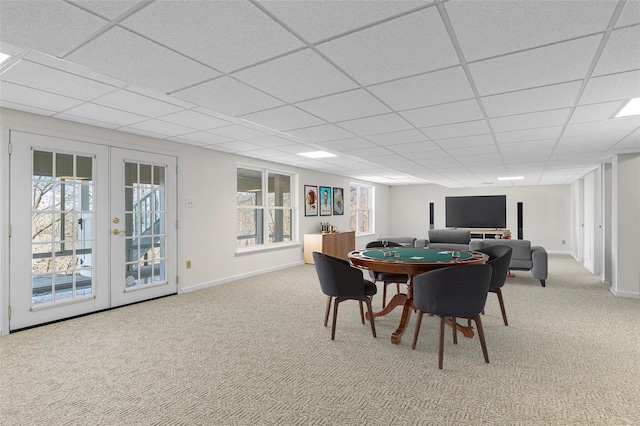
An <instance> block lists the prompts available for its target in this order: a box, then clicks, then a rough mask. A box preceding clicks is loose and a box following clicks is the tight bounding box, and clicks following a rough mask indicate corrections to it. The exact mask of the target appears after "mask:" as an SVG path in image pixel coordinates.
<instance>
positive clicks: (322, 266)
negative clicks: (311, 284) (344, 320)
mask: <svg viewBox="0 0 640 426" xmlns="http://www.w3.org/2000/svg"><path fill="white" fill-rule="evenodd" d="M312 255H313V261H314V262H315V265H316V272H317V274H318V280H319V281H320V287H321V288H322V292H323V293H324V294H326V295H327V307H326V310H325V315H324V326H325V327H326V326H327V322H328V321H329V311H330V309H331V299H333V300H334V305H333V325H332V326H331V340H334V339H335V336H336V319H337V317H338V303H340V302H343V301H345V300H358V301H359V302H360V321H362V323H363V324H364V311H363V309H362V302H364V303H366V304H367V310H368V312H369V318H370V322H371V333H372V334H373V337H376V326H375V323H374V319H373V309H372V308H371V298H372V297H373V295H374V294H376V292H377V291H378V289H377V287H376V285H375V284H374V283H372V282H370V281H367V280H365V279H364V278H363V277H362V271H360V270H359V269H356V268H354V267H352V266H351V264H349V262H347V261H346V260H342V259H338V258H336V257H332V256H328V255H326V254H323V253H318V252H316V251H314V252H313V254H312Z"/></svg>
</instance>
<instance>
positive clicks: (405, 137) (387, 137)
mask: <svg viewBox="0 0 640 426" xmlns="http://www.w3.org/2000/svg"><path fill="white" fill-rule="evenodd" d="M367 139H369V140H370V141H372V142H375V143H377V144H378V145H382V146H391V145H397V144H401V143H410V142H420V141H426V140H428V139H427V137H426V136H425V135H424V134H423V133H421V132H420V131H418V130H415V129H411V130H402V131H400V132H390V133H380V134H377V135H370V136H367Z"/></svg>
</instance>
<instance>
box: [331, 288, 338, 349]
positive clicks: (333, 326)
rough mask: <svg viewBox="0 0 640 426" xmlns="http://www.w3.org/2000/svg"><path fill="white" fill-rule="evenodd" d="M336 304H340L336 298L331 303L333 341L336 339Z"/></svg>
mask: <svg viewBox="0 0 640 426" xmlns="http://www.w3.org/2000/svg"><path fill="white" fill-rule="evenodd" d="M338 303H340V298H338V297H336V298H335V301H334V302H333V325H332V326H331V340H335V338H336V320H337V319H338Z"/></svg>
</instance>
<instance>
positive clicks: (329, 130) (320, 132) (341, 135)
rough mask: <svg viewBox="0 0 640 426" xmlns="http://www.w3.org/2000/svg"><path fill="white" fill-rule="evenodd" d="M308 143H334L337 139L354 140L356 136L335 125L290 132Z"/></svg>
mask: <svg viewBox="0 0 640 426" xmlns="http://www.w3.org/2000/svg"><path fill="white" fill-rule="evenodd" d="M288 133H290V134H292V135H293V136H296V137H298V138H300V139H301V140H303V141H305V142H307V143H314V142H323V141H332V140H336V139H347V138H352V137H353V136H354V135H353V133H351V132H348V131H346V130H344V129H341V128H340V127H338V126H335V125H333V124H324V125H322V126H315V127H307V128H306V129H298V130H291V131H290V132H288Z"/></svg>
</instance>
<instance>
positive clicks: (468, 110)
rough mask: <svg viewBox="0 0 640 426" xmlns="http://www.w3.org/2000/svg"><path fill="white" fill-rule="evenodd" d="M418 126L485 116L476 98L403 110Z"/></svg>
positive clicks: (436, 124)
mask: <svg viewBox="0 0 640 426" xmlns="http://www.w3.org/2000/svg"><path fill="white" fill-rule="evenodd" d="M400 115H402V116H403V117H404V118H406V119H407V120H409V122H410V123H411V124H413V125H414V126H416V127H432V126H439V125H443V124H452V123H462V122H465V121H473V120H479V119H481V118H484V116H483V115H482V111H481V110H480V107H479V106H478V102H477V101H476V100H475V99H471V100H467V101H459V102H452V103H450V104H443V105H435V106H430V107H424V108H417V109H412V110H409V111H404V112H401V113H400Z"/></svg>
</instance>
